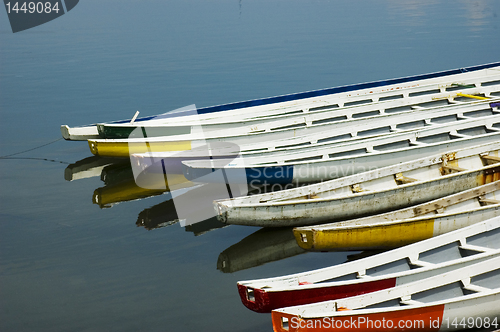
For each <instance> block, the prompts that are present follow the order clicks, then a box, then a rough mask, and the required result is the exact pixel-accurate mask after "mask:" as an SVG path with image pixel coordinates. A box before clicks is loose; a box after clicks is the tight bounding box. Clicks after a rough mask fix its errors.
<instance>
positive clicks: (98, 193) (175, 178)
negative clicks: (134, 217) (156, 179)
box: [92, 174, 195, 208]
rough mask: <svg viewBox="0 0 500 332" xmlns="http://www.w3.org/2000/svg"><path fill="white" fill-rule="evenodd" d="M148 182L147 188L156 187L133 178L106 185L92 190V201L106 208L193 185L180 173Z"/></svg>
mask: <svg viewBox="0 0 500 332" xmlns="http://www.w3.org/2000/svg"><path fill="white" fill-rule="evenodd" d="M150 184H151V186H148V188H157V189H148V188H145V187H140V186H138V185H137V184H136V182H135V180H134V179H133V178H132V179H131V180H128V181H122V182H118V183H114V184H111V185H107V186H104V187H101V188H98V189H96V190H95V191H94V195H93V197H92V202H93V203H94V204H98V205H99V206H100V207H101V208H107V207H111V206H112V205H113V204H116V203H120V202H125V201H132V200H136V199H143V198H147V197H151V196H157V195H161V194H163V193H165V192H168V191H171V190H174V189H181V188H188V187H191V186H194V185H195V184H194V183H193V182H190V181H187V180H186V178H185V177H184V176H183V175H180V174H177V175H175V174H174V175H169V182H168V183H167V182H166V181H164V182H163V183H150ZM153 184H154V185H153ZM162 187H163V188H162Z"/></svg>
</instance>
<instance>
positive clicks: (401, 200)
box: [61, 63, 500, 331]
mask: <svg viewBox="0 0 500 332" xmlns="http://www.w3.org/2000/svg"><path fill="white" fill-rule="evenodd" d="M61 132H62V135H63V137H64V138H65V139H67V140H87V141H88V144H89V147H90V150H91V152H92V153H93V154H95V155H96V156H100V157H102V158H122V159H129V160H130V163H131V165H132V169H133V173H134V178H135V181H136V183H137V185H138V186H140V187H144V188H146V189H150V190H155V189H158V190H175V188H182V189H183V190H192V191H193V192H194V191H197V192H198V193H199V194H198V195H194V196H192V197H195V198H194V199H197V200H200V202H201V201H204V202H205V203H206V204H201V203H198V202H190V204H189V205H190V206H191V209H192V207H193V206H195V205H198V206H201V207H203V209H202V210H200V211H201V212H200V211H198V213H197V217H198V218H199V216H200V213H201V215H202V216H203V217H206V218H207V219H208V218H210V217H212V216H216V217H217V218H218V220H219V221H220V222H222V223H224V224H238V225H248V226H259V227H287V226H288V227H290V226H293V227H295V228H294V230H293V233H294V236H295V240H296V242H297V244H298V245H299V246H300V247H301V248H302V249H304V250H312V251H332V250H355V251H357V250H385V251H384V252H383V253H380V254H377V255H374V256H371V257H368V258H364V259H360V260H356V261H353V262H348V263H344V264H340V265H336V266H332V267H327V268H324V269H321V270H316V271H308V272H304V273H299V274H295V275H289V276H282V277H275V278H268V279H261V280H251V281H242V282H239V283H238V290H239V294H240V297H241V300H242V302H243V304H244V305H245V306H246V307H248V308H249V309H251V310H254V311H257V312H272V323H273V327H274V330H275V331H323V330H329V329H331V328H337V329H340V330H342V329H343V330H352V329H360V330H363V331H368V330H374V329H375V330H377V329H378V330H389V329H390V330H395V331H409V330H428V331H431V330H432V331H434V330H435V331H438V330H460V329H465V328H495V327H498V320H499V319H500V257H498V251H499V250H500V241H499V240H498V239H499V236H500V154H499V151H500V63H492V64H485V65H480V66H475V67H467V68H461V69H457V70H449V71H445V72H437V73H431V74H425V75H418V76H411V77H405V78H399V79H392V80H386V81H377V82H371V83H363V84H357V85H350V86H342V87H337V88H330V89H324V90H316V91H310V92H304V93H298V94H292V95H284V96H277V97H271V98H265V99H258V100H251V101H246V102H239V103H232V104H225V105H219V106H214V107H206V108H201V109H196V107H195V106H194V105H191V106H188V107H186V108H183V109H180V110H177V111H175V112H169V113H165V114H162V115H159V116H155V117H144V118H138V117H137V113H136V114H135V116H134V117H133V118H132V119H130V120H123V121H116V122H108V123H98V124H94V125H88V126H81V127H69V126H66V125H64V126H61ZM213 188H218V189H221V188H222V190H219V191H217V190H214V189H213ZM216 192H217V193H216ZM174 203H175V199H174ZM176 209H178V211H177V214H178V215H179V218H183V217H185V218H188V215H187V214H186V215H185V216H184V215H183V213H180V212H183V211H181V210H182V208H181V207H180V205H176ZM353 324H354V325H353Z"/></svg>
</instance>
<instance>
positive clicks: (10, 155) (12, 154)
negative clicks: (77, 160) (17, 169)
mask: <svg viewBox="0 0 500 332" xmlns="http://www.w3.org/2000/svg"><path fill="white" fill-rule="evenodd" d="M60 140H62V137H60V138H58V139H56V140H55V141H52V142H49V143H45V144H42V145H39V146H36V147H34V148H31V149H28V150H24V151H20V152H16V153H11V154H8V155H5V156H0V159H35V160H45V161H52V162H58V163H62V164H69V163H67V162H63V161H59V160H53V159H46V158H10V157H12V156H17V155H18V154H21V153H25V152H29V151H33V150H36V149H40V148H43V147H44V146H47V145H50V144H54V143H55V142H58V141H60Z"/></svg>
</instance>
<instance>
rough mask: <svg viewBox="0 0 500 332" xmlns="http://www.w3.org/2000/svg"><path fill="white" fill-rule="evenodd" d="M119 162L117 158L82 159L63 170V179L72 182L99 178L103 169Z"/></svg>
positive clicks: (93, 157)
mask: <svg viewBox="0 0 500 332" xmlns="http://www.w3.org/2000/svg"><path fill="white" fill-rule="evenodd" d="M120 161H121V160H120V159H117V158H102V157H98V156H92V157H88V158H84V159H82V160H79V161H77V162H75V163H73V164H70V165H68V167H66V169H65V170H64V179H65V180H67V181H73V180H79V179H86V178H91V177H94V176H99V175H101V171H102V169H103V168H104V167H106V166H107V165H110V164H112V163H120Z"/></svg>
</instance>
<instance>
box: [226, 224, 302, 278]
mask: <svg viewBox="0 0 500 332" xmlns="http://www.w3.org/2000/svg"><path fill="white" fill-rule="evenodd" d="M304 252H305V250H304V249H302V248H300V247H299V246H298V244H297V241H295V238H294V235H293V232H292V228H290V227H285V228H262V229H260V230H258V231H257V232H255V233H253V234H250V235H249V236H247V237H246V238H244V239H243V240H241V241H240V242H238V243H236V244H234V245H232V246H231V247H229V248H227V249H226V250H224V251H223V252H221V253H220V255H219V259H218V260H217V269H218V270H220V271H222V272H224V273H233V272H236V271H240V270H245V269H249V268H251V267H255V266H259V265H262V264H265V263H269V262H273V261H278V260H281V259H285V258H288V257H292V256H296V255H299V254H302V253H304Z"/></svg>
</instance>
